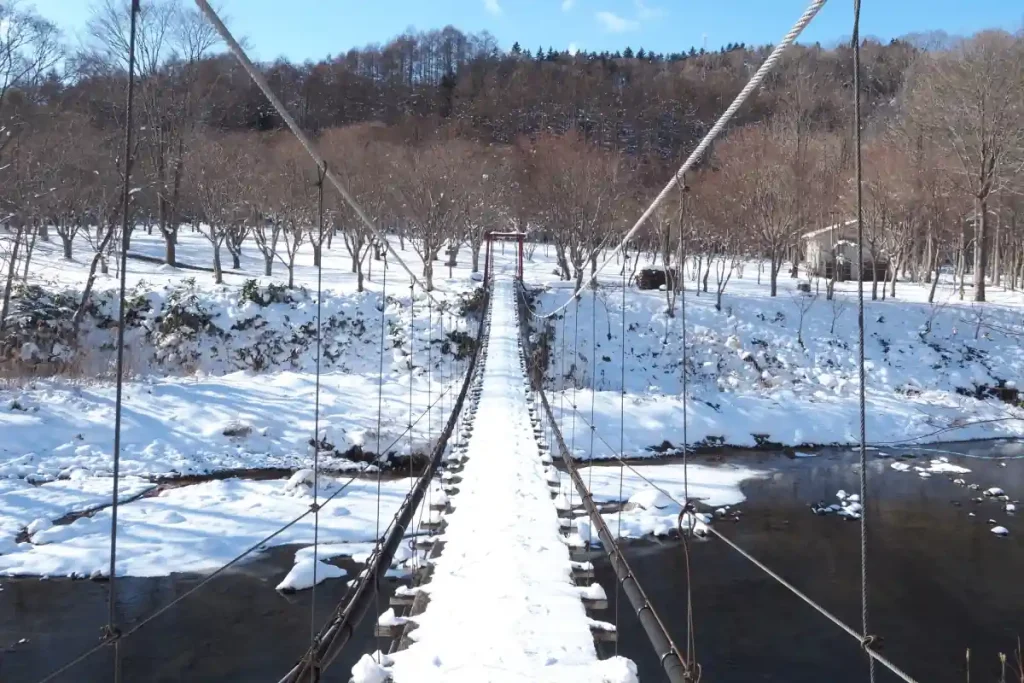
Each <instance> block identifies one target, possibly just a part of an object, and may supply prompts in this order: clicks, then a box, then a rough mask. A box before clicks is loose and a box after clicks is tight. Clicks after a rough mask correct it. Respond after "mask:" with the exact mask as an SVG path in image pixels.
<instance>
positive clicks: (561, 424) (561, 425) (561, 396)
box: [558, 313, 573, 519]
mask: <svg viewBox="0 0 1024 683" xmlns="http://www.w3.org/2000/svg"><path fill="white" fill-rule="evenodd" d="M565 317H566V313H562V334H560V335H559V337H560V338H561V341H562V351H561V353H560V354H559V356H558V360H559V366H560V367H559V370H558V374H559V375H560V376H561V380H560V381H559V383H558V384H559V389H560V390H561V391H559V392H558V431H560V432H561V433H562V434H565ZM559 486H561V483H559ZM572 489H573V487H572V486H570V487H569V519H572Z"/></svg>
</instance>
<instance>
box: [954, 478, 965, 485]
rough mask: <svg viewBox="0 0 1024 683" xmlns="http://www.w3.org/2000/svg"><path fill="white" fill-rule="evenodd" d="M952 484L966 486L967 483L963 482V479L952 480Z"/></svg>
mask: <svg viewBox="0 0 1024 683" xmlns="http://www.w3.org/2000/svg"><path fill="white" fill-rule="evenodd" d="M953 483H954V484H956V485H957V486H967V482H966V481H964V480H963V479H954V480H953Z"/></svg>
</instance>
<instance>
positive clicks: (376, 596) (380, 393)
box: [310, 253, 388, 664]
mask: <svg viewBox="0 0 1024 683" xmlns="http://www.w3.org/2000/svg"><path fill="white" fill-rule="evenodd" d="M383 271H384V275H383V276H382V277H381V290H380V349H379V353H380V357H379V360H378V367H377V376H378V381H377V524H376V527H375V531H374V534H373V538H374V540H379V539H380V489H381V486H380V483H381V481H380V480H381V475H382V473H383V467H384V459H383V457H384V454H383V453H382V452H381V450H380V436H381V434H380V432H381V422H382V419H381V416H382V414H383V412H384V337H385V336H386V334H387V311H388V256H387V253H385V254H384V264H383ZM373 606H374V610H375V613H376V614H380V613H381V611H380V584H379V583H377V582H376V581H374V584H373ZM374 637H375V639H376V641H377V652H382V651H383V650H382V648H381V646H380V644H381V639H380V636H379V635H377V634H376V629H374ZM314 640H315V638H314ZM315 650H316V646H315V644H314V646H312V647H311V648H310V653H312V652H314V651H315ZM311 656H312V655H311ZM377 663H378V664H380V658H379V657H378V658H377Z"/></svg>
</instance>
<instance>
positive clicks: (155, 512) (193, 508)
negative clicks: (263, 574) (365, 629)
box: [0, 477, 409, 590]
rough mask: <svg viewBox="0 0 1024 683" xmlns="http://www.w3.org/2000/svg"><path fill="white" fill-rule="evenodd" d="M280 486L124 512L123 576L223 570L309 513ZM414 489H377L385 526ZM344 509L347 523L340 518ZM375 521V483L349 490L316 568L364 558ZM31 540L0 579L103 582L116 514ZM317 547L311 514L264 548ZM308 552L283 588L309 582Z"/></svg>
mask: <svg viewBox="0 0 1024 683" xmlns="http://www.w3.org/2000/svg"><path fill="white" fill-rule="evenodd" d="M344 481H345V479H336V478H330V477H324V478H323V480H322V482H321V487H322V488H321V495H322V496H323V497H326V496H329V495H330V494H331V493H332V491H334V490H336V488H337V487H338V486H340V485H341V484H342V483H344ZM284 484H285V480H268V481H249V480H244V479H226V480H223V481H211V482H206V483H202V484H195V485H192V486H184V487H180V488H171V489H168V490H165V491H163V492H162V493H161V494H160V495H159V496H156V497H152V498H142V499H139V500H137V501H135V502H133V503H129V504H127V505H124V506H123V507H121V508H120V509H119V511H118V553H117V573H118V575H119V576H166V575H167V574H170V573H171V572H206V571H210V570H213V569H216V568H217V567H220V566H221V565H223V564H225V563H226V562H228V561H229V560H231V559H232V558H234V557H235V556H237V555H238V554H239V553H241V552H242V551H243V550H245V549H246V548H248V547H249V546H251V545H253V544H255V543H257V542H258V541H260V540H261V539H263V538H264V537H266V536H268V535H269V534H270V533H271V532H273V531H276V530H277V529H278V528H280V527H281V526H282V525H284V524H285V523H286V522H288V521H290V520H292V519H295V518H296V517H298V516H299V515H301V514H302V513H304V512H306V511H307V510H308V509H309V504H310V502H312V498H311V497H310V496H308V495H306V496H295V495H291V494H290V493H288V492H286V491H285V490H284ZM408 490H409V483H408V481H407V480H396V481H382V482H381V502H380V505H381V510H380V514H381V518H382V519H390V518H391V517H392V516H393V515H394V514H395V511H396V510H397V509H398V506H399V505H400V504H401V502H402V500H403V499H404V498H405V495H406V493H407V492H408ZM322 499H323V498H321V500H322ZM341 510H343V511H344V514H339V513H338V511H341ZM376 517H377V482H376V481H370V480H355V481H353V482H352V483H351V484H349V485H348V487H347V488H346V489H345V490H344V491H343V492H342V493H341V494H339V496H338V497H337V498H335V499H334V500H333V501H332V502H331V503H330V504H328V505H327V506H326V507H324V508H323V509H322V510H321V512H320V541H321V543H323V544H324V545H323V546H322V547H321V550H320V553H319V557H320V559H321V560H323V559H328V558H330V557H332V556H337V555H342V554H355V553H358V552H368V548H369V546H368V545H366V542H372V541H373V540H374V533H375V531H374V530H375V528H376ZM31 541H32V542H31V543H22V544H20V545H17V546H16V547H15V548H14V549H13V550H11V552H9V553H6V554H3V555H0V575H7V576H20V575H39V576H72V577H85V576H91V575H94V574H99V575H105V574H106V573H107V571H108V562H109V552H110V510H109V508H108V509H104V510H102V511H100V512H97V513H96V514H94V515H92V516H91V517H82V518H80V519H78V520H76V521H74V522H73V523H71V524H66V525H58V526H53V527H51V528H49V529H46V530H41V531H38V532H37V533H35V534H34V535H33V536H32V539H31ZM312 541H313V516H312V515H309V516H307V517H305V518H304V519H303V520H302V521H300V522H298V523H297V524H295V525H294V526H292V527H291V528H290V529H288V530H286V531H285V532H283V533H282V534H280V535H278V536H276V537H275V538H274V539H272V540H271V541H270V542H269V543H268V546H279V545H286V544H293V543H303V544H308V543H312ZM360 542H361V543H360ZM349 543H351V544H352V545H351V546H349V545H347V544H349ZM311 552H312V551H311V549H304V550H300V551H299V552H298V553H296V567H295V568H294V569H293V570H292V571H291V572H290V573H289V574H288V576H287V577H285V578H284V580H283V581H282V583H281V586H282V587H284V588H293V589H295V590H299V589H301V588H305V587H307V586H306V585H305V584H307V583H310V582H311V581H312V566H313V565H312V556H311ZM340 571H341V570H339V569H338V568H336V567H332V566H331V565H327V564H324V563H323V562H321V566H318V567H317V575H318V576H317V578H318V579H322V578H334V577H337V576H341V575H342V574H339V573H338V572H340ZM310 585H311V583H310Z"/></svg>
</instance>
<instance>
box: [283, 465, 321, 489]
mask: <svg viewBox="0 0 1024 683" xmlns="http://www.w3.org/2000/svg"><path fill="white" fill-rule="evenodd" d="M313 481H314V475H313V470H310V469H304V470H299V471H298V472H296V473H295V474H293V475H292V476H291V477H289V479H288V481H287V482H286V483H285V485H284V490H285V491H297V490H300V489H301V488H302V487H311V486H313Z"/></svg>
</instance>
